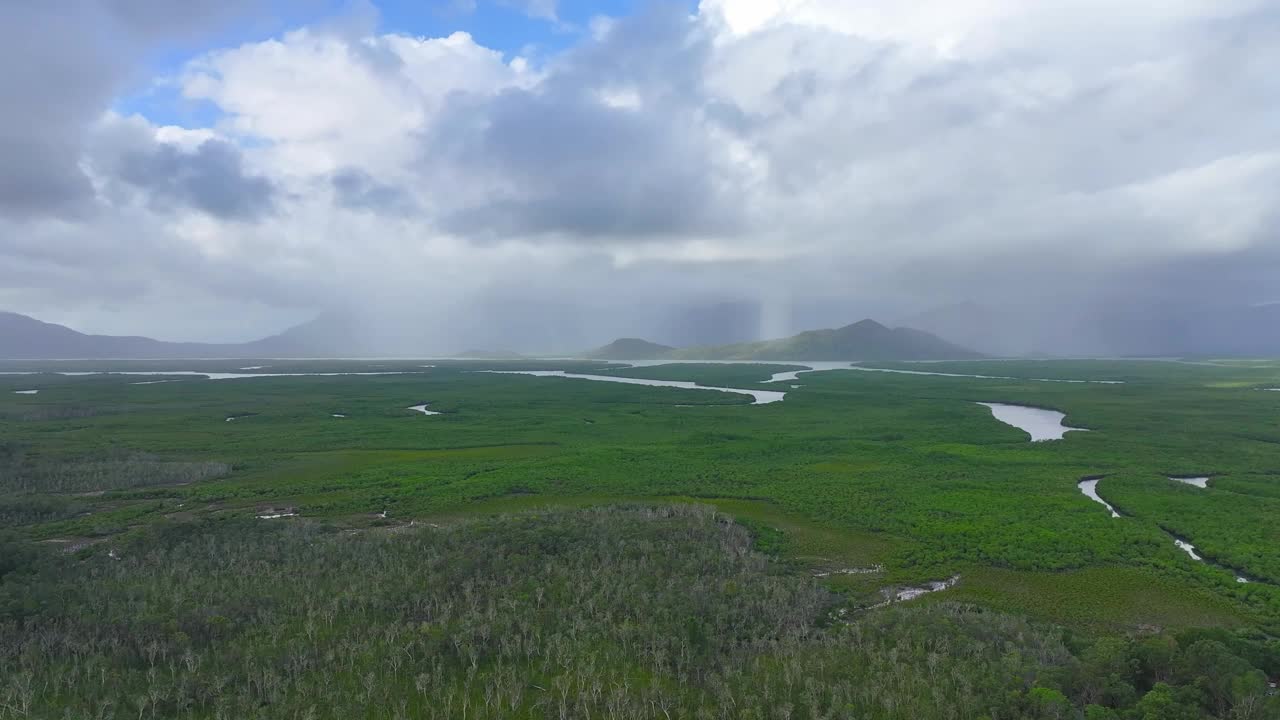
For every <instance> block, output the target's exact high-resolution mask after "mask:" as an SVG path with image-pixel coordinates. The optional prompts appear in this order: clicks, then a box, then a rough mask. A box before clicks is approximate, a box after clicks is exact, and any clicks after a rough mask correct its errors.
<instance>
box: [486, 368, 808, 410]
mask: <svg viewBox="0 0 1280 720" xmlns="http://www.w3.org/2000/svg"><path fill="white" fill-rule="evenodd" d="M479 372H485V373H491V374H494V375H531V376H533V377H558V378H569V379H571V380H593V381H596V382H611V383H620V384H622V385H646V386H649V387H670V388H680V389H682V390H714V391H715V392H722V393H730V394H733V395H746V396H748V397H750V398H751V399H752V401H753V402H752V403H751V404H752V405H768V404H770V403H776V402H782V401H783V400H784V399H786V397H787V394H786V393H784V392H777V391H774V390H743V389H740V388H722V387H711V386H709V385H699V384H697V383H695V382H690V381H688V380H649V379H647V378H631V377H613V376H610V375H584V374H582V373H571V372H565V371H564V370H480V371H479Z"/></svg>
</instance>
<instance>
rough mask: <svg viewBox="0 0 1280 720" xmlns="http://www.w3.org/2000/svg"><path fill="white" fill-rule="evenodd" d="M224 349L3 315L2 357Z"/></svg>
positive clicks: (193, 353)
mask: <svg viewBox="0 0 1280 720" xmlns="http://www.w3.org/2000/svg"><path fill="white" fill-rule="evenodd" d="M221 347H222V346H218V345H205V344H201V343H166V342H160V341H159V340H152V339H151V338H146V337H130V336H117V335H85V334H84V333H79V332H76V331H75V330H72V329H71V328H68V327H63V326H62V325H55V324H53V323H46V322H41V321H39V320H36V319H35V318H31V317H27V316H26V315H19V314H17V313H8V312H0V358H4V359H16V360H34V359H45V358H95V359H98V358H102V359H108V358H175V357H214V356H216V354H217V352H218V350H219V349H220V348H221Z"/></svg>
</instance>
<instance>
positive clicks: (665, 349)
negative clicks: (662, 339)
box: [583, 338, 675, 360]
mask: <svg viewBox="0 0 1280 720" xmlns="http://www.w3.org/2000/svg"><path fill="white" fill-rule="evenodd" d="M673 350H675V348H673V347H671V346H670V345H659V344H658V343H653V342H649V341H648V340H641V339H639V338H619V339H617V340H614V341H613V342H611V343H609V344H608V345H605V346H604V347H601V348H596V349H595V350H592V351H591V352H588V353H586V354H585V355H583V357H586V358H589V359H591V360H657V359H661V358H665V357H667V356H668V355H670V354H671V352H672V351H673Z"/></svg>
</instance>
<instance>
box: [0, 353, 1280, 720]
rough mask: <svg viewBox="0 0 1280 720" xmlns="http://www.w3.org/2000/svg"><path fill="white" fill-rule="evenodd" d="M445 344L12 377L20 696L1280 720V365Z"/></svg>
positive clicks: (7, 415) (592, 712)
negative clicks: (1061, 432) (345, 358)
mask: <svg viewBox="0 0 1280 720" xmlns="http://www.w3.org/2000/svg"><path fill="white" fill-rule="evenodd" d="M424 364H427V362H404V361H370V362H336V361H326V362H319V361H316V362H300V361H293V362H288V363H285V362H281V361H260V362H248V361H240V362H234V363H231V362H214V361H203V362H186V361H183V362H176V361H169V362H163V363H161V362H152V363H121V362H116V363H87V362H82V363H59V364H58V365H57V366H56V369H58V370H63V371H77V370H96V369H104V368H109V369H116V370H130V371H145V370H161V369H169V370H174V369H182V370H200V371H204V372H215V371H222V372H227V371H230V372H235V371H236V368H238V367H243V366H247V365H272V366H273V367H270V368H268V369H266V370H264V371H263V372H313V371H318V372H349V371H355V372H391V371H401V370H403V371H408V372H412V373H413V374H404V375H379V376H350V375H347V376H332V377H279V378H256V379H243V380H217V381H210V380H200V379H192V378H173V377H159V376H157V377H149V376H148V377H142V376H134V375H113V376H101V375H97V376H95V375H89V376H65V375H51V374H42V375H0V523H2V526H3V531H2V533H3V535H2V536H0V542H3V545H2V546H0V552H3V554H4V557H0V623H3V627H0V636H3V637H4V638H5V639H4V640H2V641H0V718H8V717H15V718H16V717H49V718H61V717H136V718H146V717H194V718H215V717H236V718H241V717H263V718H275V717H299V718H302V717H370V718H376V717H463V716H464V711H463V710H462V709H461V708H462V707H463V706H464V705H465V708H466V709H465V717H477V718H478V717H588V716H591V717H610V716H612V717H659V718H661V717H664V716H665V717H672V718H675V717H761V718H765V717H768V718H773V717H796V718H799V717H849V718H869V717H874V718H933V717H938V718H943V717H956V718H975V719H976V718H980V717H989V718H992V720H995V719H996V718H1016V717H1045V718H1069V717H1086V713H1090V714H1088V715H1087V717H1088V718H1091V719H1094V718H1105V717H1115V718H1130V717H1132V718H1142V719H1143V720H1145V719H1146V718H1165V717H1168V718H1180V717H1189V718H1200V717H1215V718H1227V717H1233V718H1235V717H1248V718H1255V717H1256V718H1268V717H1280V708H1278V707H1277V705H1276V702H1277V701H1276V700H1275V699H1274V698H1270V699H1268V697H1267V695H1266V680H1267V679H1268V678H1270V679H1274V678H1275V677H1276V676H1277V675H1280V641H1278V640H1277V637H1280V392H1268V391H1266V390H1265V389H1266V388H1271V387H1280V363H1273V362H1257V363H1247V364H1245V363H1212V362H1204V363H1195V364H1192V363H1179V362H1172V361H1043V362H1041V361H1018V362H996V361H966V362H956V363H927V364H876V365H875V367H881V368H890V369H892V368H897V369H908V370H923V371H930V372H946V373H958V374H983V375H993V376H1003V377H1008V378H1015V379H971V378H959V377H934V376H921V375H899V374H890V373H872V372H859V371H852V370H845V371H831V372H822V373H813V374H805V375H801V376H800V379H799V380H798V381H796V382H795V383H794V384H796V385H800V386H801V387H800V388H799V389H796V390H789V389H788V387H789V384H786V383H784V384H782V385H781V386H779V385H763V384H761V383H762V382H763V381H765V380H767V379H768V378H769V377H770V375H771V374H772V373H774V372H781V371H784V370H788V369H796V367H795V366H788V365H785V364H779V365H714V364H706V365H693V364H690V365H667V366H658V367H652V368H630V369H609V367H608V366H605V365H603V364H587V363H552V362H536V361H529V362H523V361H521V362H516V361H511V362H473V363H461V362H444V361H441V362H436V363H435V367H429V368H424V367H421V366H422V365H424ZM49 367H50V366H49V365H47V364H46V365H44V366H38V365H36V366H33V365H30V364H18V363H8V364H5V366H4V367H0V370H8V371H24V370H39V369H48V368H49ZM526 368H529V369H536V368H543V369H570V370H578V371H584V370H590V372H593V373H597V374H599V373H607V372H613V373H617V374H620V375H625V376H629V377H647V378H655V379H678V380H692V381H696V382H698V383H700V384H703V385H708V386H720V387H739V388H754V389H773V390H788V396H787V398H786V400H785V401H783V402H779V403H773V404H769V405H761V406H752V405H750V404H749V402H750V399H749V398H746V397H743V396H738V395H729V394H724V393H718V392H714V391H708V390H683V389H673V388H654V387H643V386H634V385H621V384H611V383H600V382H589V381H581V380H568V379H562V378H535V377H528V376H519V375H494V374H487V373H477V372H474V371H475V370H481V369H526ZM1037 379H1070V380H1107V381H1115V382H1119V383H1122V384H1093V383H1058V382H1041V381H1038V380H1037ZM154 380H172V382H164V383H157V384H146V385H138V384H135V383H139V382H148V381H154ZM17 390H39V393H38V394H34V395H18V394H14V392H13V391H17ZM977 402H1003V403H1014V404H1023V405H1031V406H1036V407H1044V408H1053V409H1057V410H1059V411H1062V412H1064V413H1066V415H1067V419H1066V423H1067V424H1068V425H1071V426H1074V427H1080V428H1087V429H1088V430H1089V432H1076V433H1069V434H1068V435H1067V436H1066V439H1064V440H1062V441H1057V442H1048V443H1031V442H1029V441H1028V436H1027V435H1026V434H1025V433H1024V432H1022V431H1021V430H1018V429H1017V428H1014V427H1011V426H1008V425H1005V424H1002V423H1000V422H997V421H996V420H995V419H994V418H993V417H992V416H991V413H990V411H989V410H987V409H986V408H984V407H982V406H979V405H977V404H975V403H977ZM421 403H427V404H429V407H430V409H432V410H434V411H438V412H440V413H442V414H440V415H434V416H424V415H422V414H419V413H415V412H412V411H409V410H408V409H407V408H408V407H410V406H412V405H418V404H421ZM334 415H343V416H345V417H334ZM228 418H235V419H234V420H233V421H228V420H227V419H228ZM1193 475H1194V476H1200V475H1203V476H1209V477H1211V478H1212V480H1211V482H1210V485H1209V488H1208V489H1207V490H1202V489H1197V488H1193V487H1188V486H1186V485H1182V484H1178V483H1175V482H1173V481H1170V480H1169V479H1168V476H1193ZM1096 476H1102V477H1103V480H1102V481H1101V483H1100V486H1099V491H1100V493H1101V494H1102V495H1103V497H1105V498H1106V499H1107V501H1108V502H1110V503H1111V504H1113V505H1114V506H1116V508H1117V509H1119V510H1120V512H1121V513H1122V514H1123V515H1124V517H1123V518H1120V519H1113V518H1111V517H1110V516H1109V514H1108V513H1107V511H1106V510H1105V509H1104V508H1103V507H1102V506H1101V505H1098V504H1097V503H1094V502H1092V501H1090V500H1089V499H1088V498H1086V497H1084V496H1083V495H1082V494H1081V493H1080V491H1079V490H1078V488H1077V483H1078V482H1079V481H1080V479H1081V478H1084V477H1096ZM384 511H385V515H386V516H385V517H382V514H383V513H384ZM286 512H287V513H296V516H292V517H284V518H279V519H273V520H259V519H256V517H255V516H257V515H262V514H276V513H286ZM730 521H732V522H730ZM587 529H590V530H591V531H590V532H588V531H587ZM1173 535H1176V536H1178V537H1180V538H1184V539H1187V540H1189V541H1191V542H1193V543H1194V544H1195V546H1196V548H1197V549H1198V551H1199V553H1200V554H1201V555H1202V556H1204V558H1205V559H1206V560H1208V561H1209V562H1197V561H1195V560H1193V559H1192V558H1190V557H1189V556H1188V555H1187V554H1185V553H1184V552H1182V551H1181V550H1179V549H1178V548H1177V547H1175V546H1174V543H1173ZM743 538H746V539H745V540H743ZM744 542H745V545H742V543H744ZM664 558H666V559H667V560H669V561H664ZM627 567H629V568H631V569H632V570H634V571H635V572H634V573H624V572H622V571H621V569H620V568H627ZM593 568H594V570H593ZM844 569H864V570H869V569H875V572H864V573H850V574H841V573H839V572H833V571H839V570H844ZM820 573H821V574H823V576H822V577H817V578H815V577H814V576H815V575H817V574H820ZM826 573H831V574H826ZM530 574H532V575H533V576H536V577H537V578H541V579H540V580H538V581H537V582H532V581H531V580H530V579H529V577H530ZM637 574H638V575H640V576H642V577H637ZM1237 574H1243V575H1246V576H1247V577H1248V578H1250V579H1252V580H1253V582H1250V583H1240V582H1237V581H1236V575H1237ZM953 576H959V578H960V579H959V581H958V583H957V584H956V585H955V587H953V588H950V589H948V590H945V591H942V592H937V593H933V594H929V595H926V596H924V597H922V598H920V599H917V600H912V601H909V602H903V603H893V604H892V605H891V606H890V607H884V608H873V607H872V606H874V605H878V604H879V603H880V602H881V601H882V599H883V598H884V597H885V594H884V593H885V591H887V590H893V589H899V588H903V587H907V586H912V585H916V584H919V583H923V582H928V581H936V580H943V579H946V578H950V577H953ZM544 580H545V587H544V583H543V581H544ZM574 587H581V588H582V592H581V593H580V594H578V593H575V592H573V591H572V588H574ZM624 590H625V591H626V592H629V593H631V594H632V596H633V597H634V598H637V599H640V600H643V602H640V601H639V600H638V601H637V602H636V603H628V602H626V601H625V598H624V597H622V596H620V593H623V592H624ZM641 605H643V607H640V606H641ZM464 606H465V607H464ZM446 607H447V608H449V609H448V610H447V611H446V610H445V608H446ZM525 610H527V611H529V612H528V614H526V613H524V612H522V611H525ZM748 610H750V612H748ZM437 616H438V618H439V619H430V618H433V617H437ZM219 618H220V619H219ZM335 618H336V619H335ZM322 620H323V621H322ZM908 628H909V629H908ZM357 630H362V631H367V635H368V637H363V638H362V637H357V633H356V631H357ZM504 633H506V634H507V635H506V636H507V637H511V638H516V640H511V643H512V646H511V647H507V645H506V644H505V642H499V640H498V639H497V638H496V637H495V636H499V635H503V634H504ZM517 640H518V641H517ZM895 643H897V646H896V647H897V648H898V650H899V651H900V652H898V653H897V654H895V653H894V652H893V650H894V648H895ZM633 645H634V646H644V647H648V648H649V650H648V651H647V654H646V653H641V652H638V651H635V649H634V647H633ZM624 646H625V647H628V648H631V649H630V650H628V651H627V652H622V651H620V650H619V648H620V647H624ZM396 648H409V650H404V651H400V650H397V649H396ZM1014 656H1016V659H1015V658H1014ZM1156 656H1159V658H1156ZM344 658H345V659H344ZM1117 668H1119V669H1117ZM419 676H425V677H426V678H427V680H426V681H422V680H421V679H420V678H419ZM52 677H57V678H60V680H59V681H58V682H49V678H52ZM214 680H220V681H221V682H222V683H223V684H222V685H221V686H218V687H211V686H210V685H209V684H208V683H210V682H213V681H214ZM1259 682H1261V685H1259ZM539 688H541V689H539ZM618 688H624V690H623V691H619V690H618ZM517 691H518V692H517ZM877 693H878V694H877ZM223 696H225V703H223V702H222V699H220V698H223ZM611 697H613V698H615V699H614V700H613V701H610V698H611ZM446 698H447V699H448V700H447V702H448V705H447V706H446V705H445V702H446ZM502 698H506V700H503V699H502ZM611 702H612V703H613V704H612V705H611V704H610V703H611ZM1268 702H1270V704H1269V705H1268ZM504 703H505V704H504ZM1090 706H1092V707H1090ZM446 707H447V708H448V709H447V710H446ZM610 708H612V710H611V709H610ZM783 708H785V712H783ZM1086 708H1088V709H1087V710H1086ZM611 712H612V713H613V714H612V715H610V713H611ZM308 713H310V715H308ZM1107 713H1111V714H1107ZM1153 713H1154V714H1153ZM1176 713H1184V714H1181V715H1179V714H1176Z"/></svg>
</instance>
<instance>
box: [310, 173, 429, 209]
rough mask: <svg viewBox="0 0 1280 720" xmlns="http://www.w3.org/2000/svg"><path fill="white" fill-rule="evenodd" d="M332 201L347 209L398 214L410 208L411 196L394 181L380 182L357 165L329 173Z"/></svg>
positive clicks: (411, 203)
mask: <svg viewBox="0 0 1280 720" xmlns="http://www.w3.org/2000/svg"><path fill="white" fill-rule="evenodd" d="M329 184H330V185H331V186H332V187H333V195H334V202H336V203H337V204H338V206H339V207H343V208H346V209H347V210H357V211H367V212H375V213H388V214H393V215H394V214H400V213H407V212H410V211H412V210H413V207H414V203H413V199H412V198H410V197H409V196H408V194H407V193H405V191H404V190H403V189H401V188H399V187H396V186H394V185H390V184H388V183H383V182H379V181H378V180H377V179H376V178H374V177H373V176H372V175H370V174H369V173H367V172H365V171H364V170H361V169H360V168H353V167H348V168H343V169H341V170H338V171H337V172H335V173H333V174H332V175H331V176H330V177H329Z"/></svg>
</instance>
